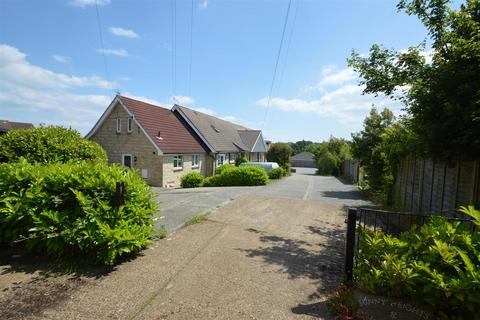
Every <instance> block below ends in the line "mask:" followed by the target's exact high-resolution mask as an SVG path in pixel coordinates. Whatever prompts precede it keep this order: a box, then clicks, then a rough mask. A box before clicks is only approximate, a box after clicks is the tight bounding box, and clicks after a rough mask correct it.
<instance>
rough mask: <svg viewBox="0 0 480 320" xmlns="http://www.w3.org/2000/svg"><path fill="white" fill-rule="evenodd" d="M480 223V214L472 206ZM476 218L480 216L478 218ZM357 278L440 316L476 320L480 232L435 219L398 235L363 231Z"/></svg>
mask: <svg viewBox="0 0 480 320" xmlns="http://www.w3.org/2000/svg"><path fill="white" fill-rule="evenodd" d="M470 215H471V216H472V217H474V218H475V219H476V223H477V227H478V226H480V212H478V211H475V210H473V209H472V208H471V209H470ZM475 216H476V217H475ZM361 239H362V240H361V242H360V250H359V254H358V257H357V260H356V261H357V263H356V269H355V278H356V280H357V282H358V285H359V286H360V287H361V288H363V289H365V290H367V291H369V292H372V293H375V294H386V295H390V296H397V297H409V298H412V299H414V300H415V301H417V302H419V303H424V304H428V305H431V306H433V307H434V308H435V310H436V311H437V312H438V316H439V317H442V318H450V319H476V317H477V316H478V314H479V312H480V233H479V232H478V231H476V232H471V230H470V229H467V228H464V227H462V225H460V223H459V222H455V223H449V222H448V221H447V220H446V219H445V218H441V217H434V218H433V219H432V220H431V222H430V223H428V224H426V225H424V226H423V227H421V228H420V230H417V229H415V228H413V229H412V230H411V231H409V232H405V233H402V234H401V235H400V237H398V238H397V237H394V236H390V235H386V234H383V233H381V232H372V231H368V230H364V229H361Z"/></svg>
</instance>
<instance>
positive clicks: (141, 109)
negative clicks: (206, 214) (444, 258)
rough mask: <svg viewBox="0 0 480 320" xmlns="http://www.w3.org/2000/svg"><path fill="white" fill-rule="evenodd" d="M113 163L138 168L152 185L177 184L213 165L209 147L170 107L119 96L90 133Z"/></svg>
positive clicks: (89, 135)
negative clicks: (190, 174) (183, 178)
mask: <svg viewBox="0 0 480 320" xmlns="http://www.w3.org/2000/svg"><path fill="white" fill-rule="evenodd" d="M86 138H87V139H90V140H92V141H95V142H97V143H98V144H100V145H101V146H102V147H103V148H104V149H105V151H106V152H107V155H108V159H109V162H110V163H119V164H122V165H124V166H128V167H132V168H135V169H137V170H138V171H139V174H141V176H142V177H143V178H144V179H145V180H146V181H147V182H148V183H149V184H151V185H153V186H160V187H177V186H179V185H180V177H181V176H182V175H184V174H186V173H188V172H191V171H197V172H199V173H201V174H203V175H204V176H206V175H207V174H208V172H207V168H209V167H211V166H212V164H211V163H208V162H209V161H210V162H211V161H212V160H211V157H208V156H207V151H206V150H207V149H206V146H205V144H204V142H202V141H201V140H200V139H198V138H197V137H196V136H195V135H194V134H193V132H192V130H191V128H189V126H188V124H186V123H185V122H183V121H181V120H180V119H179V118H178V117H177V116H176V115H175V114H174V113H173V112H172V111H171V110H170V109H166V108H162V107H159V106H156V105H153V104H149V103H146V102H142V101H138V100H135V99H131V98H128V97H124V96H120V95H117V96H116V97H115V98H114V99H113V101H112V102H111V103H110V105H109V106H108V108H107V109H106V110H105V112H104V113H103V115H102V116H101V117H100V119H99V120H98V121H97V123H96V124H95V126H94V127H93V129H92V130H91V131H90V132H89V133H88V134H87V136H86Z"/></svg>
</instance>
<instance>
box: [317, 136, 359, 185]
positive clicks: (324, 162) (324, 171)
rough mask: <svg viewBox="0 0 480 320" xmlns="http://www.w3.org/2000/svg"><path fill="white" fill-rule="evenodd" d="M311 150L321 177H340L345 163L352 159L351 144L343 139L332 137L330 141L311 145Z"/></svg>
mask: <svg viewBox="0 0 480 320" xmlns="http://www.w3.org/2000/svg"><path fill="white" fill-rule="evenodd" d="M310 150H311V152H312V153H313V154H314V155H315V163H316V165H317V169H318V174H321V175H334V176H337V175H340V174H341V173H342V164H343V161H344V160H346V159H351V152H350V143H349V142H348V141H346V140H345V139H341V138H335V137H330V139H329V140H328V141H324V142H322V143H318V144H313V145H311V146H310Z"/></svg>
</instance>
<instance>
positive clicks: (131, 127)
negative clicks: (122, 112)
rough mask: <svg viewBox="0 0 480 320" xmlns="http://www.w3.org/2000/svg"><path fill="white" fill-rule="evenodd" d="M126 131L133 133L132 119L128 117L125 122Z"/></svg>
mask: <svg viewBox="0 0 480 320" xmlns="http://www.w3.org/2000/svg"><path fill="white" fill-rule="evenodd" d="M127 131H128V132H129V133H131V132H132V131H133V118H132V117H130V118H128V121H127Z"/></svg>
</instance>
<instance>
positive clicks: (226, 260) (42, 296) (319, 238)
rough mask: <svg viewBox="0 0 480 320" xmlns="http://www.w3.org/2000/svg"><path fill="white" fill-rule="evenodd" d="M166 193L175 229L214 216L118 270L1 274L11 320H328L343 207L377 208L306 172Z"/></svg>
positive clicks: (8, 268) (339, 262)
mask: <svg viewBox="0 0 480 320" xmlns="http://www.w3.org/2000/svg"><path fill="white" fill-rule="evenodd" d="M157 192H158V193H159V198H160V200H162V201H163V204H162V205H161V208H162V214H164V215H166V216H167V219H166V221H167V222H168V223H171V225H172V226H174V227H175V225H177V226H178V224H175V221H180V220H181V219H180V217H181V218H182V219H184V218H186V217H187V216H188V214H193V213H194V212H197V211H198V212H205V211H208V210H212V211H211V213H210V214H209V219H208V220H207V221H205V222H203V223H199V224H194V225H191V226H189V227H186V228H181V229H178V230H177V231H176V232H175V233H173V234H171V235H169V236H168V237H167V238H166V239H163V240H158V241H154V242H153V243H152V244H151V245H150V246H149V247H148V248H147V249H146V250H144V251H143V252H142V253H141V254H140V255H138V256H136V257H134V258H132V259H131V260H128V261H124V262H123V263H120V264H119V265H117V266H115V268H113V269H112V270H85V271H82V272H78V273H77V274H75V275H71V274H63V275H58V274H55V273H52V272H51V270H50V269H49V268H48V266H44V268H43V269H42V268H39V269H33V268H32V267H31V266H30V267H28V265H25V264H23V263H22V262H21V261H18V262H16V263H9V264H7V265H0V275H1V277H3V278H6V281H3V282H2V281H0V285H2V287H1V290H0V311H1V312H0V314H2V319H3V318H5V319H31V320H40V319H59V320H60V319H78V320H87V319H88V320H91V319H99V320H101V319H145V320H147V319H148V320H151V319H172V320H179V319H200V320H209V319H260V320H263V319H272V320H277V319H318V318H321V319H329V316H328V315H327V313H326V307H325V299H326V294H327V293H329V292H331V291H332V290H333V289H334V288H335V287H337V286H339V285H340V283H341V279H342V275H343V261H344V248H345V242H344V236H345V223H344V219H345V212H344V210H343V206H345V205H360V204H364V203H366V204H368V203H367V202H365V201H364V200H362V199H360V197H359V196H360V195H359V194H358V191H356V190H355V188H353V187H351V186H349V185H346V184H343V183H342V182H341V181H339V180H337V179H335V178H331V177H319V176H313V175H310V174H308V172H307V173H298V174H294V175H292V176H291V177H288V178H286V179H284V180H281V181H278V182H276V183H272V184H271V185H268V186H264V187H254V188H212V189H197V190H188V191H187V192H185V190H157ZM232 199H233V200H232ZM217 206H219V207H218V208H217ZM212 208H213V209H212ZM187 213H188V214H187ZM177 218H178V219H177ZM176 219H177V220H176Z"/></svg>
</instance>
